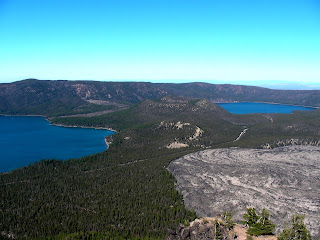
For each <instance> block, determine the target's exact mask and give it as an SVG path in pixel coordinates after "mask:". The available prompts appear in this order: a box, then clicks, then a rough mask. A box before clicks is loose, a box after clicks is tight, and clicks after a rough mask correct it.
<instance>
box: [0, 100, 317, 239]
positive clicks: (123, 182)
mask: <svg viewBox="0 0 320 240" xmlns="http://www.w3.org/2000/svg"><path fill="white" fill-rule="evenodd" d="M319 115H320V114H319V111H312V112H308V113H300V112H297V113H294V114H287V115H281V114H279V115H277V114H267V115H265V114H257V115H239V116H237V115H233V114H230V113H228V112H226V111H225V110H223V109H222V108H220V107H218V106H217V105H215V104H213V103H211V102H210V101H208V100H202V99H186V98H180V97H164V98H161V99H159V100H156V101H153V100H146V101H143V102H141V103H139V104H137V105H134V106H132V107H131V108H129V109H126V110H122V111H118V112H114V113H109V114H106V115H102V116H98V117H93V118H81V117H75V118H71V117H70V118H56V119H53V120H52V122H53V123H58V124H65V125H81V126H90V127H111V128H114V129H116V130H117V131H118V133H116V134H115V135H113V136H110V137H109V139H108V141H109V142H112V144H111V146H110V148H109V149H108V151H106V152H103V153H99V154H95V155H92V156H87V157H84V158H81V159H70V160H68V161H65V162H62V161H57V160H47V161H40V162H38V163H35V164H32V165H30V166H28V167H24V168H21V169H17V170H15V171H12V172H9V173H3V174H0V185H1V187H0V216H1V220H0V232H1V235H2V236H3V237H11V236H13V237H14V238H16V239H38V238H41V239H42V238H53V239H65V238H69V239H81V238H82V237H85V236H87V237H90V236H91V237H93V238H96V239H99V238H101V239H117V238H118V239H134V238H138V239H148V238H152V239H163V238H164V237H165V236H166V235H167V232H168V230H169V229H175V228H176V226H177V225H178V224H179V223H185V222H189V221H190V220H193V219H194V218H195V217H196V216H195V213H194V212H192V211H190V210H188V209H186V208H185V206H184V204H183V199H182V196H181V195H180V194H179V193H178V192H177V191H176V190H175V188H174V182H175V179H174V178H173V176H172V175H171V174H170V173H169V172H168V171H167V169H166V168H167V166H168V164H169V163H170V162H171V161H172V160H174V159H176V158H178V157H181V156H183V155H186V154H188V153H191V152H194V151H199V150H201V149H205V148H214V147H226V146H246V147H252V146H255V147H256V146H258V147H261V145H262V144H263V143H265V142H266V141H267V140H268V141H271V140H273V141H276V140H277V139H282V138H289V137H292V136H296V137H299V138H316V139H319V132H320V131H319V127H318V126H320V122H319V121H320V120H319V119H320V118H319ZM270 118H272V121H271V120H270ZM288 121H289V122H288ZM287 123H288V124H290V126H291V125H292V124H293V125H294V124H296V125H294V127H291V128H288V125H286V124H287ZM245 128H248V131H247V133H246V134H245V135H244V136H243V138H241V139H240V140H239V141H237V142H234V140H235V139H236V138H237V137H238V136H239V134H240V132H241V131H243V129H245ZM270 129H273V130H272V131H270ZM260 135H261V136H262V137H261V138H260V137H259V136H260ZM172 143H180V144H182V147H181V146H180V147H181V148H175V147H170V146H175V145H172ZM183 144H184V145H183Z"/></svg>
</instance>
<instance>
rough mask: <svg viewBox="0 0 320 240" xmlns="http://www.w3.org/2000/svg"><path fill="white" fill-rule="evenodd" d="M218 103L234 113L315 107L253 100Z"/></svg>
mask: <svg viewBox="0 0 320 240" xmlns="http://www.w3.org/2000/svg"><path fill="white" fill-rule="evenodd" d="M218 105H219V106H220V107H223V108H224V109H226V110H227V111H228V112H231V113H235V114H246V113H292V111H295V110H314V109H315V108H312V107H302V106H292V105H283V104H271V103H253V102H241V103H219V104H218Z"/></svg>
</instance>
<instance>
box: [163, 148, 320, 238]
mask: <svg viewBox="0 0 320 240" xmlns="http://www.w3.org/2000/svg"><path fill="white" fill-rule="evenodd" d="M168 168H169V170H170V171H171V172H172V173H173V175H174V176H175V177H176V179H177V185H176V187H177V189H178V190H179V191H180V192H181V193H182V195H183V197H184V201H185V203H186V205H187V206H188V207H189V208H190V209H193V210H195V211H196V213H197V215H198V216H209V217H214V216H217V215H218V214H219V213H221V212H222V211H224V210H228V211H232V212H233V215H234V219H235V220H237V221H240V220H242V215H243V214H244V212H245V211H246V208H248V207H255V208H257V209H258V210H262V208H266V209H268V210H269V211H270V213H271V220H272V221H273V222H274V223H275V224H277V226H278V228H283V227H285V224H287V223H289V222H290V218H291V216H292V215H293V214H304V215H305V216H306V218H305V223H306V225H307V227H308V228H309V229H310V231H311V234H312V235H313V236H315V237H318V236H319V233H320V199H319V196H320V177H319V176H320V147H315V146H290V147H282V148H276V149H272V150H266V149H259V150H258V149H240V148H229V149H214V150H205V151H201V152H197V153H193V154H189V155H186V156H184V157H182V158H180V159H177V160H176V161H174V162H172V163H171V164H170V165H169V167H168Z"/></svg>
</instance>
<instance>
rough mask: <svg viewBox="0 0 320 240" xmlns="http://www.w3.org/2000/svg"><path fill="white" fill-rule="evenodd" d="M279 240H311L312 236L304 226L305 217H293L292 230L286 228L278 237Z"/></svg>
mask: <svg viewBox="0 0 320 240" xmlns="http://www.w3.org/2000/svg"><path fill="white" fill-rule="evenodd" d="M278 239H279V240H311V235H310V232H309V230H308V229H307V227H306V225H305V224H304V216H302V215H293V216H292V219H291V228H285V229H284V230H283V231H282V232H281V233H280V234H279V236H278Z"/></svg>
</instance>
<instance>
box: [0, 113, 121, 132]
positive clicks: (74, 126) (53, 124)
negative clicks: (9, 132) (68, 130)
mask: <svg viewBox="0 0 320 240" xmlns="http://www.w3.org/2000/svg"><path fill="white" fill-rule="evenodd" d="M0 116H5V117H43V118H44V119H45V120H46V121H48V122H49V124H50V125H52V126H57V127H72V128H90V129H98V130H108V131H111V132H114V133H117V131H116V130H114V129H112V128H104V127H88V126H81V125H65V124H56V123H52V122H51V121H50V118H52V117H47V116H44V115H12V114H0Z"/></svg>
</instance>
